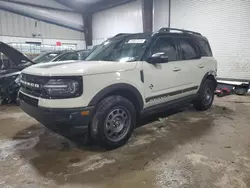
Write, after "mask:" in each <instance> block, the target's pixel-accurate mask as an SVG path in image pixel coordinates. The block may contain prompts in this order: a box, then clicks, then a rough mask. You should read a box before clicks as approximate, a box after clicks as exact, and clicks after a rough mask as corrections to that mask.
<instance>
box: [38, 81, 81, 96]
mask: <svg viewBox="0 0 250 188" xmlns="http://www.w3.org/2000/svg"><path fill="white" fill-rule="evenodd" d="M43 88H44V89H45V91H46V93H47V94H48V95H49V97H52V98H70V97H78V96H80V95H81V94H82V87H81V83H79V81H78V80H74V79H50V80H49V81H48V82H47V83H46V84H45V85H44V86H43Z"/></svg>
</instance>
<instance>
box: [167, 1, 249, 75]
mask: <svg viewBox="0 0 250 188" xmlns="http://www.w3.org/2000/svg"><path fill="white" fill-rule="evenodd" d="M249 10H250V1H242V0H234V1H232V0H223V1H200V0H192V1H191V0H172V4H171V27H177V28H184V29H189V30H194V31H198V32H200V33H201V34H202V35H204V36H206V37H207V38H208V40H209V42H210V44H211V47H212V50H213V53H214V56H215V58H216V59H217V60H218V76H219V77H222V78H234V79H249V80H250V45H249V44H250V37H249V36H250V11H249Z"/></svg>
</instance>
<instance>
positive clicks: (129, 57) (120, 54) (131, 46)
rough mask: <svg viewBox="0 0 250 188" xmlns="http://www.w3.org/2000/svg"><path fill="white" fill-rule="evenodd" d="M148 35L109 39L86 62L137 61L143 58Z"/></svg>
mask: <svg viewBox="0 0 250 188" xmlns="http://www.w3.org/2000/svg"><path fill="white" fill-rule="evenodd" d="M149 36H150V35H146V34H131V35H123V36H119V37H114V38H111V39H109V40H107V41H105V42H104V43H102V44H101V45H100V46H98V47H97V48H96V49H95V50H94V51H93V52H92V53H91V54H90V55H89V56H88V57H87V58H86V60H87V61H118V62H131V61H139V60H140V59H141V57H142V56H143V54H144V52H145V49H146V44H147V42H148V39H149Z"/></svg>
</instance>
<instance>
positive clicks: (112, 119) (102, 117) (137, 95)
mask: <svg viewBox="0 0 250 188" xmlns="http://www.w3.org/2000/svg"><path fill="white" fill-rule="evenodd" d="M172 31H174V32H172ZM86 60H87V61H82V62H72V61H70V62H58V63H55V62H53V63H45V64H38V65H34V66H31V67H29V68H27V69H25V70H24V71H23V72H22V78H21V89H20V92H19V98H20V105H21V108H22V109H23V110H24V111H25V112H26V113H27V114H29V115H30V116H32V117H34V118H35V119H37V120H38V121H39V122H41V123H42V124H44V125H45V126H46V127H48V128H50V129H52V130H54V131H57V132H60V133H62V134H63V135H75V134H78V135H79V134H83V133H89V134H88V135H90V137H91V138H92V139H94V140H95V141H96V142H97V143H99V144H100V145H101V146H104V147H106V148H116V147H119V146H121V145H123V144H125V143H126V142H127V140H128V139H129V138H130V136H131V134H132V132H133V130H134V128H135V127H136V120H137V118H138V117H139V116H140V115H141V114H145V113H153V112H155V111H156V110H165V109H166V108H168V107H173V106H174V105H177V104H183V103H184V102H190V103H193V104H194V106H195V108H196V109H198V110H207V109H208V108H210V107H211V105H212V103H213V98H214V90H215V88H216V83H217V82H216V78H215V76H216V71H217V62H216V60H215V59H214V58H213V56H212V52H211V49H210V46H209V43H208V40H207V39H206V38H205V37H203V36H202V35H201V34H199V33H196V32H192V31H187V30H180V29H170V28H162V29H160V30H159V31H158V32H156V33H153V34H152V33H138V34H119V35H117V36H115V37H113V38H111V39H109V40H107V41H105V42H104V43H103V44H102V45H100V46H99V47H98V48H97V49H95V50H94V51H93V52H92V53H91V54H90V55H89V56H88V58H87V59H86Z"/></svg>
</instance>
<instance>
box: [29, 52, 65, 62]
mask: <svg viewBox="0 0 250 188" xmlns="http://www.w3.org/2000/svg"><path fill="white" fill-rule="evenodd" d="M61 53H62V52H50V53H46V54H41V55H39V56H37V57H35V58H34V59H33V62H34V63H44V62H50V61H51V60H52V59H54V58H55V57H57V56H58V55H60V54H61Z"/></svg>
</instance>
